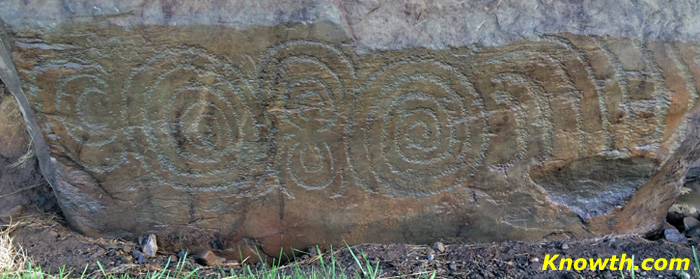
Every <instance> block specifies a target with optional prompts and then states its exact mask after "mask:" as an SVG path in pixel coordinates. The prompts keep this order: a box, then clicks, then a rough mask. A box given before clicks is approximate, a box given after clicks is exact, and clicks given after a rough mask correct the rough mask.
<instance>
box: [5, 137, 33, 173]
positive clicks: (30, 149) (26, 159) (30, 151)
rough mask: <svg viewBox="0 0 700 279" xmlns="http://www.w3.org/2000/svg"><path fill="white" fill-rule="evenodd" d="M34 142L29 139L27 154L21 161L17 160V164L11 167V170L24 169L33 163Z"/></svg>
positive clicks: (20, 158)
mask: <svg viewBox="0 0 700 279" xmlns="http://www.w3.org/2000/svg"><path fill="white" fill-rule="evenodd" d="M34 155H35V154H34V141H33V140H32V139H31V138H30V139H29V144H27V152H26V153H24V155H22V156H21V157H19V159H17V162H14V163H12V164H11V165H10V168H19V167H24V166H25V165H27V163H29V162H31V161H32V159H34Z"/></svg>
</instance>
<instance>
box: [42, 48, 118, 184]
mask: <svg viewBox="0 0 700 279" xmlns="http://www.w3.org/2000/svg"><path fill="white" fill-rule="evenodd" d="M55 62H56V64H54V65H55V67H56V68H55V69H58V71H59V72H60V74H59V76H60V78H59V81H58V86H57V87H56V93H55V109H56V115H57V116H58V117H57V120H58V121H55V123H54V124H55V126H54V129H55V132H56V133H57V134H61V135H66V136H62V137H57V138H58V141H59V142H62V143H63V145H64V146H65V147H66V148H67V149H68V150H69V151H70V152H71V153H72V154H73V156H74V157H75V159H76V160H77V161H79V162H81V164H82V165H84V166H85V167H86V168H87V169H89V170H91V171H94V172H98V173H105V172H109V171H112V170H114V169H115V168H116V167H118V166H119V165H121V164H122V163H124V161H125V160H126V150H125V146H124V145H123V144H122V143H120V141H121V140H123V134H122V133H121V129H120V128H121V127H122V124H121V122H122V119H123V118H124V117H123V111H122V110H121V109H122V106H120V105H119V104H121V103H122V96H121V94H120V92H114V91H113V90H112V89H113V87H110V85H109V80H108V79H109V76H110V75H109V74H108V73H107V71H106V70H105V69H104V67H103V66H102V65H101V64H100V63H99V62H96V61H88V60H80V61H67V60H66V61H55ZM115 104H117V105H115ZM118 139H121V140H118ZM95 154H100V155H99V156H94V155H95Z"/></svg>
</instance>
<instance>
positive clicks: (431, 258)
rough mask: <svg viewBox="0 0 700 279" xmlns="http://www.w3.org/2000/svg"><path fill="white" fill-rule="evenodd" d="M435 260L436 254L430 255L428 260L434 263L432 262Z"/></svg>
mask: <svg viewBox="0 0 700 279" xmlns="http://www.w3.org/2000/svg"><path fill="white" fill-rule="evenodd" d="M434 259H435V254H433V253H430V254H428V260H429V261H432V260H434Z"/></svg>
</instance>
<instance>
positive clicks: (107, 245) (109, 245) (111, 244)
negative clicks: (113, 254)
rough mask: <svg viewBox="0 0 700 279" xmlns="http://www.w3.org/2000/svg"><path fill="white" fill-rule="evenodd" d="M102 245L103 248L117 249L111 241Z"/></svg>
mask: <svg viewBox="0 0 700 279" xmlns="http://www.w3.org/2000/svg"><path fill="white" fill-rule="evenodd" d="M102 247H103V248H105V249H117V245H115V244H113V243H107V244H105V245H104V246H102Z"/></svg>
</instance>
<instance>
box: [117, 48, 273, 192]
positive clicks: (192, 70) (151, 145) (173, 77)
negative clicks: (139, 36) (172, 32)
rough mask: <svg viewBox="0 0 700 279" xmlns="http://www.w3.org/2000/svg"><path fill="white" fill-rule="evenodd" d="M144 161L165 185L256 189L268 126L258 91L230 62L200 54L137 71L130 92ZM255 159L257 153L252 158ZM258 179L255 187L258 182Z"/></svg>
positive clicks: (175, 55)
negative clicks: (137, 106) (263, 136)
mask: <svg viewBox="0 0 700 279" xmlns="http://www.w3.org/2000/svg"><path fill="white" fill-rule="evenodd" d="M127 92H129V96H133V98H135V99H132V100H130V102H131V103H138V104H143V106H142V107H141V109H140V110H138V111H135V110H132V111H130V113H129V114H130V117H131V119H132V120H133V121H134V123H133V125H134V126H136V127H142V128H137V129H135V135H134V136H135V137H138V136H142V137H143V138H144V141H143V142H145V143H146V146H143V147H141V146H136V148H137V149H140V150H144V151H143V152H144V154H143V156H141V159H142V160H143V161H144V164H145V165H147V166H150V167H151V169H152V170H153V171H154V172H155V173H157V174H158V175H159V176H160V177H161V178H162V179H164V180H166V181H168V182H170V183H172V184H173V185H175V186H178V187H183V188H186V189H197V190H219V189H228V190H230V191H233V192H234V193H235V194H242V193H248V192H251V191H253V190H254V189H255V187H256V183H255V181H254V179H252V178H253V177H256V176H257V175H256V172H260V173H261V172H262V166H261V164H260V163H258V162H257V161H256V160H255V159H254V158H257V157H259V156H257V154H258V153H263V154H265V153H266V152H267V151H266V150H264V149H260V145H259V144H256V142H257V141H259V140H260V131H259V127H261V126H265V120H264V118H263V117H260V115H262V112H261V109H260V108H259V106H258V105H257V102H256V98H255V96H254V93H253V92H254V91H253V88H251V87H250V85H249V84H248V83H247V81H246V79H244V78H242V74H241V73H240V72H239V71H238V70H237V69H236V68H234V67H233V66H232V63H231V62H230V61H225V60H222V59H220V58H216V57H214V56H211V55H209V54H207V53H206V52H204V51H202V50H199V49H192V48H187V49H180V50H176V51H173V52H167V53H166V54H164V55H160V56H157V57H155V58H152V59H151V60H150V61H148V63H147V64H145V66H144V67H143V68H141V69H138V70H136V71H135V72H134V73H133V74H132V76H131V79H130V84H129V86H128V88H127ZM251 154H254V155H251ZM251 180H253V181H251Z"/></svg>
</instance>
